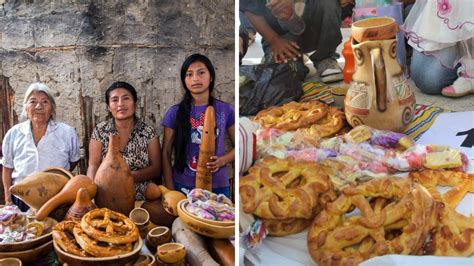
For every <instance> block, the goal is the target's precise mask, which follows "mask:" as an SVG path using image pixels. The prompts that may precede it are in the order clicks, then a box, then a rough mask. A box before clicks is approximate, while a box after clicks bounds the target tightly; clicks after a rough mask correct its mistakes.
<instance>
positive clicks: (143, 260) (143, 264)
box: [133, 254, 156, 266]
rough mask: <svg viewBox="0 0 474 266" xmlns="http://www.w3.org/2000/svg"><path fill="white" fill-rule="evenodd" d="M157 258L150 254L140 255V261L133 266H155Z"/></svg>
mask: <svg viewBox="0 0 474 266" xmlns="http://www.w3.org/2000/svg"><path fill="white" fill-rule="evenodd" d="M155 265H156V259H155V256H153V255H150V254H140V256H139V257H138V259H137V260H136V261H135V263H133V266H155Z"/></svg>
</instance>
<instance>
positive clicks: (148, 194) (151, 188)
mask: <svg viewBox="0 0 474 266" xmlns="http://www.w3.org/2000/svg"><path fill="white" fill-rule="evenodd" d="M145 198H146V200H157V199H159V198H161V189H160V187H159V186H158V185H157V184H155V183H149V184H148V185H147V186H146V188H145Z"/></svg>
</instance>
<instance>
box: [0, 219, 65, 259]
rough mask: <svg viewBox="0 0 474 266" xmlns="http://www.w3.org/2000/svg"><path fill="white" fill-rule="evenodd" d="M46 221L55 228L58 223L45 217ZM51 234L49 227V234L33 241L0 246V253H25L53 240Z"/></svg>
mask: <svg viewBox="0 0 474 266" xmlns="http://www.w3.org/2000/svg"><path fill="white" fill-rule="evenodd" d="M46 219H50V220H51V221H52V223H53V225H52V226H55V225H56V224H57V223H58V222H57V221H56V220H54V219H53V218H50V217H47V218H46ZM46 219H45V220H46ZM52 234H53V229H52V227H51V232H49V233H47V234H44V235H42V236H40V237H37V238H35V239H31V240H28V241H23V242H15V243H7V244H1V245H0V252H14V251H26V250H29V249H33V248H36V247H39V246H41V245H43V244H44V243H46V242H48V241H51V240H52V239H53V237H52Z"/></svg>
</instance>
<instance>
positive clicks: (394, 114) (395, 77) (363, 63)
mask: <svg viewBox="0 0 474 266" xmlns="http://www.w3.org/2000/svg"><path fill="white" fill-rule="evenodd" d="M393 23H394V22H393ZM383 36H385V35H382V37H383ZM352 49H353V50H354V56H355V60H356V67H355V72H354V75H353V76H352V82H351V85H350V87H349V90H348V92H347V95H346V98H345V100H344V106H345V114H346V118H347V121H348V122H349V124H350V125H351V126H353V127H356V126H358V125H367V126H370V127H373V128H377V129H382V130H390V131H396V132H402V131H403V130H404V129H405V128H406V126H407V125H408V124H409V123H410V122H411V120H412V118H413V114H414V104H415V95H414V94H413V91H412V89H411V88H410V86H409V84H408V82H407V79H406V78H405V76H404V74H403V72H402V68H401V66H400V65H399V64H398V62H397V41H396V40H395V38H392V39H381V40H373V41H364V42H361V43H358V42H357V41H356V38H355V37H354V40H353V41H352Z"/></svg>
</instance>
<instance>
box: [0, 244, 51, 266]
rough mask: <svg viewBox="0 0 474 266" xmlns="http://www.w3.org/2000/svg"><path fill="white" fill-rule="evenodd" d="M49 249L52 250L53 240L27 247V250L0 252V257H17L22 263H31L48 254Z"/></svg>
mask: <svg viewBox="0 0 474 266" xmlns="http://www.w3.org/2000/svg"><path fill="white" fill-rule="evenodd" d="M51 250H53V240H51V241H49V242H46V243H44V244H43V245H41V246H38V247H35V248H33V249H28V250H23V251H12V252H0V259H3V258H18V259H20V260H21V261H22V262H23V263H24V264H25V263H31V262H35V261H37V260H39V259H40V258H43V257H44V256H46V255H48V253H49V252H50V251H51Z"/></svg>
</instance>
